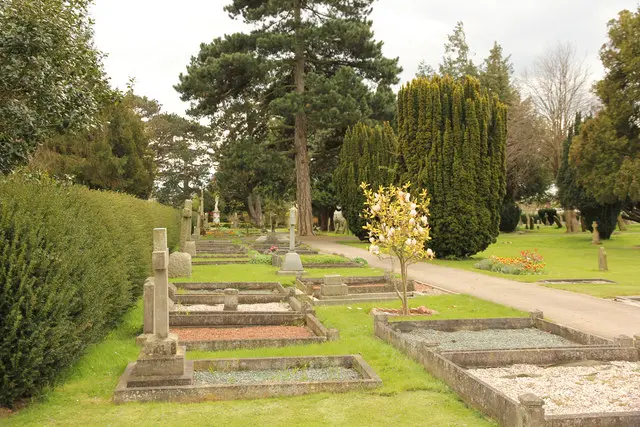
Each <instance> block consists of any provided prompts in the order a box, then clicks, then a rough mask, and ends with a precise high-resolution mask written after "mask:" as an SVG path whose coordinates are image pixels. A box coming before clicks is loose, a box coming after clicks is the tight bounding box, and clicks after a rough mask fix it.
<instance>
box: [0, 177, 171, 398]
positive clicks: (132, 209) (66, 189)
mask: <svg viewBox="0 0 640 427" xmlns="http://www.w3.org/2000/svg"><path fill="white" fill-rule="evenodd" d="M153 227H166V228H167V229H168V231H169V234H168V239H169V244H170V247H174V246H175V245H176V244H177V243H178V240H179V213H178V211H177V210H174V209H172V208H168V207H165V206H162V205H159V204H157V203H153V202H148V201H143V200H139V199H136V198H134V197H132V196H128V195H124V194H117V193H112V192H100V191H93V190H88V189H87V188H84V187H80V186H66V185H60V184H57V183H55V182H49V181H47V182H34V181H25V180H23V179H20V178H17V179H12V180H5V181H2V182H0V406H11V405H12V404H13V403H14V402H15V401H16V400H17V399H21V398H25V397H29V396H33V395H34V394H37V393H38V392H39V391H40V390H41V389H42V388H43V387H45V386H47V385H49V384H51V383H52V382H53V381H54V380H55V378H56V376H57V375H58V374H59V373H60V372H61V371H62V370H63V369H65V368H67V367H68V366H69V365H71V364H72V363H73V362H74V361H75V360H76V359H77V358H78V357H79V356H80V355H81V354H82V353H83V350H84V349H85V348H86V347H87V346H88V345H90V344H92V343H95V342H97V341H99V340H100V339H102V338H103V337H104V336H105V335H106V333H107V332H108V331H109V330H110V329H112V328H113V327H114V325H115V324H116V323H117V322H118V320H119V319H120V318H121V316H122V315H123V313H124V312H125V311H126V310H127V309H128V308H129V307H130V306H131V305H132V304H133V303H134V302H135V301H136V299H137V298H138V297H139V296H140V294H141V293H142V284H143V281H144V279H145V277H146V276H148V275H149V273H150V270H151V266H150V264H151V256H150V254H151V250H152V228H153Z"/></svg>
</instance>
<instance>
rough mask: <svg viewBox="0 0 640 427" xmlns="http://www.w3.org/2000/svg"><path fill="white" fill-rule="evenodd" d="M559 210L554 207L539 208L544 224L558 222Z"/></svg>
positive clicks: (539, 214)
mask: <svg viewBox="0 0 640 427" xmlns="http://www.w3.org/2000/svg"><path fill="white" fill-rule="evenodd" d="M556 215H558V211H556V210H555V209H553V208H545V209H538V218H540V221H542V223H543V224H546V225H553V224H554V223H555V222H556Z"/></svg>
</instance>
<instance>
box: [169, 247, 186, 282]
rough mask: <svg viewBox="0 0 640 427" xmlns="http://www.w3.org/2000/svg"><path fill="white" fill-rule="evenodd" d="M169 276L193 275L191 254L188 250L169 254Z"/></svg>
mask: <svg viewBox="0 0 640 427" xmlns="http://www.w3.org/2000/svg"><path fill="white" fill-rule="evenodd" d="M169 277H171V278H174V277H191V255H189V254H188V253H186V252H174V253H172V254H171V255H169Z"/></svg>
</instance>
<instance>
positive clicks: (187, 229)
mask: <svg viewBox="0 0 640 427" xmlns="http://www.w3.org/2000/svg"><path fill="white" fill-rule="evenodd" d="M192 211H193V202H192V201H191V200H185V201H184V209H182V224H181V227H180V252H186V253H188V254H189V255H191V256H195V255H196V242H194V241H193V240H191V238H192V237H191V215H192V214H193V213H192Z"/></svg>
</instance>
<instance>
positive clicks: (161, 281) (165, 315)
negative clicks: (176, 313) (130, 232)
mask: <svg viewBox="0 0 640 427" xmlns="http://www.w3.org/2000/svg"><path fill="white" fill-rule="evenodd" d="M152 263H153V282H154V286H153V312H154V313H153V333H154V334H155V335H156V336H157V337H159V338H167V336H168V335H169V271H168V268H169V250H168V249H167V229H166V228H154V229H153V257H152Z"/></svg>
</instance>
